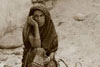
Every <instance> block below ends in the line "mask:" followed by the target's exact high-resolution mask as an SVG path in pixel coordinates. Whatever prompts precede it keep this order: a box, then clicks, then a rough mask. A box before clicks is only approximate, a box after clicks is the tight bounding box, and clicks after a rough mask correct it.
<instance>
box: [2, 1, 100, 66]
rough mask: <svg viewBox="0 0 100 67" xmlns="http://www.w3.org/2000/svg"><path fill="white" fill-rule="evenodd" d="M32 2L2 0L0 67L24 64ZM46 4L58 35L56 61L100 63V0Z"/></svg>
mask: <svg viewBox="0 0 100 67" xmlns="http://www.w3.org/2000/svg"><path fill="white" fill-rule="evenodd" d="M52 2H53V4H52ZM31 6H32V3H31V0H0V67H21V59H22V53H23V49H22V48H23V41H22V29H23V26H24V23H25V21H26V18H27V15H28V12H29V9H30V7H31ZM46 6H47V7H48V9H49V11H50V13H51V16H52V19H53V21H54V24H55V26H56V31H57V33H58V36H59V48H58V51H57V54H56V59H57V61H58V60H59V59H63V60H64V61H65V62H66V63H67V65H68V67H100V29H99V28H100V0H57V1H56V2H54V0H49V1H47V2H46ZM60 67H64V65H63V63H60Z"/></svg>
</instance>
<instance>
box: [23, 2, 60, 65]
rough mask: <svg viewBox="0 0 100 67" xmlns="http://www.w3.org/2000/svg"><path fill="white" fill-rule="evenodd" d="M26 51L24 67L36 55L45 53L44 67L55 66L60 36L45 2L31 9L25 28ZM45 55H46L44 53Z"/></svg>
mask: <svg viewBox="0 0 100 67" xmlns="http://www.w3.org/2000/svg"><path fill="white" fill-rule="evenodd" d="M23 42H24V46H25V47H24V53H23V59H22V67H28V65H29V64H30V63H31V62H32V61H33V60H34V59H35V58H34V57H35V55H36V54H39V53H40V52H41V53H42V54H45V56H46V59H45V60H43V63H44V67H51V66H52V67H53V65H55V64H56V62H55V58H54V57H55V52H56V51H57V48H58V37H57V34H56V31H55V27H54V24H53V22H52V20H51V17H50V13H49V11H48V10H47V8H46V7H45V6H44V5H43V4H38V3H36V4H34V5H33V7H32V8H31V9H30V12H29V15H28V18H27V22H26V24H25V26H24V29H23ZM42 56H44V55H42Z"/></svg>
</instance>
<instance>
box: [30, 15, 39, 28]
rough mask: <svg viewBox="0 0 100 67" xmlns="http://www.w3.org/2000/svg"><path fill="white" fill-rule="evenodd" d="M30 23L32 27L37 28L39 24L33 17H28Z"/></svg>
mask: <svg viewBox="0 0 100 67" xmlns="http://www.w3.org/2000/svg"><path fill="white" fill-rule="evenodd" d="M28 23H29V24H31V25H32V26H37V25H38V24H37V22H36V21H35V20H34V19H33V18H32V16H29V17H28Z"/></svg>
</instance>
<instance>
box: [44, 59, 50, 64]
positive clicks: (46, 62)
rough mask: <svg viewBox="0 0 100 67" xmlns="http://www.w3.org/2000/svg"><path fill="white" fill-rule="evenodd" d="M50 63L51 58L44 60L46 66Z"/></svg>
mask: <svg viewBox="0 0 100 67" xmlns="http://www.w3.org/2000/svg"><path fill="white" fill-rule="evenodd" d="M49 62H50V57H47V58H45V59H44V65H46V64H48V63H49Z"/></svg>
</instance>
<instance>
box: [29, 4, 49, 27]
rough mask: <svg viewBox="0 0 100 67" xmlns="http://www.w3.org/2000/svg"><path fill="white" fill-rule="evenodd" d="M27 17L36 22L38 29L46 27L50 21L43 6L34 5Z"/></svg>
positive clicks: (47, 12)
mask: <svg viewBox="0 0 100 67" xmlns="http://www.w3.org/2000/svg"><path fill="white" fill-rule="evenodd" d="M29 16H33V19H34V20H35V21H37V23H38V24H39V27H42V26H43V25H47V23H48V21H49V20H50V14H49V11H48V10H47V8H46V7H45V5H43V4H38V3H37V4H34V5H33V7H32V8H31V10H30V12H29Z"/></svg>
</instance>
